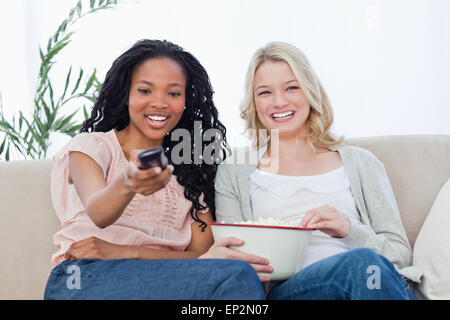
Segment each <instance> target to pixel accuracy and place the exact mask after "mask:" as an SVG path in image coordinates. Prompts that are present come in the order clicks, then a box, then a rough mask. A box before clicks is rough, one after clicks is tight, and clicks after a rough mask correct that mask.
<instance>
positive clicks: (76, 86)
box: [71, 68, 84, 95]
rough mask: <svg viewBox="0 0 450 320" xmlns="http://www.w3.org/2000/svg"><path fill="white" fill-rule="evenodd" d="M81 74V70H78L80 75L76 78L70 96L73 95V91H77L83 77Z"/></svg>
mask: <svg viewBox="0 0 450 320" xmlns="http://www.w3.org/2000/svg"><path fill="white" fill-rule="evenodd" d="M83 72H84V71H83V69H81V68H80V74H79V76H78V79H77V82H76V83H75V87H74V88H73V90H72V93H71V95H73V94H74V93H75V91H77V89H78V86H79V85H80V81H81V78H82V77H83Z"/></svg>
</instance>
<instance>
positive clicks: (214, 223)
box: [210, 222, 317, 231]
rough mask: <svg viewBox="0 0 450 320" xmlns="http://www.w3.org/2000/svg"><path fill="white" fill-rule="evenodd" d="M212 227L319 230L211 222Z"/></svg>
mask: <svg viewBox="0 0 450 320" xmlns="http://www.w3.org/2000/svg"><path fill="white" fill-rule="evenodd" d="M210 225H212V226H233V227H252V228H275V229H293V230H313V231H314V230H317V229H315V228H301V227H289V226H273V225H262V224H239V223H219V222H211V223H210Z"/></svg>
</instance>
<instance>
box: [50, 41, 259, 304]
mask: <svg viewBox="0 0 450 320" xmlns="http://www.w3.org/2000/svg"><path fill="white" fill-rule="evenodd" d="M212 95H213V90H212V88H211V84H210V81H209V77H208V74H207V73H206V71H205V69H204V68H203V67H202V65H201V64H200V63H199V62H198V60H197V59H196V58H195V57H194V56H193V55H192V54H190V53H188V52H186V51H184V50H183V49H182V48H181V47H179V46H177V45H175V44H173V43H170V42H168V41H159V40H141V41H138V42H137V43H136V44H135V45H134V46H132V48H130V49H129V50H128V51H126V52H125V53H124V54H122V55H121V56H120V57H119V58H118V59H117V60H116V61H115V62H114V63H113V65H112V67H111V69H110V70H109V71H108V73H107V75H106V78H105V81H104V83H103V86H102V89H101V91H100V94H99V97H98V99H97V102H96V103H95V105H94V107H93V110H92V113H91V117H90V118H89V119H87V120H86V121H85V122H84V124H83V127H82V128H81V130H80V133H79V134H78V135H76V136H75V137H74V138H73V139H72V140H71V141H69V142H68V143H67V144H66V145H65V146H64V147H63V148H62V150H60V151H59V152H58V153H57V154H56V155H55V156H54V158H53V161H54V167H53V170H52V178H51V193H52V201H53V205H54V208H55V211H56V213H57V215H58V217H59V219H60V220H61V224H62V225H61V230H60V231H58V232H57V233H56V234H55V235H54V237H53V240H54V243H55V244H56V246H57V247H58V249H59V250H58V251H57V252H56V253H55V254H54V255H53V257H52V262H53V269H52V272H51V274H50V277H49V280H48V282H47V287H46V291H45V295H44V298H45V299H262V298H264V294H263V290H262V286H261V282H260V281H259V278H258V276H257V274H256V272H255V271H254V269H253V268H252V267H251V266H250V265H249V264H248V263H246V262H243V261H235V260H224V259H198V258H199V257H200V256H202V255H203V254H204V253H205V252H207V251H208V249H209V248H210V246H211V245H212V244H213V237H212V232H211V229H210V227H209V225H208V223H210V222H212V221H213V220H214V219H215V204H214V201H215V200H214V199H215V198H214V178H215V174H216V169H217V164H216V161H207V160H211V159H203V158H202V161H200V162H199V161H194V162H193V163H192V161H187V163H186V162H184V163H179V161H173V159H172V153H173V152H172V151H174V147H175V145H176V144H177V143H179V142H178V141H173V139H172V138H173V137H172V133H173V132H175V130H177V129H181V130H184V131H183V132H186V130H187V132H189V134H190V136H191V137H193V136H194V129H196V127H195V126H196V125H197V124H201V129H202V130H208V129H214V130H215V131H214V132H216V133H217V134H216V139H214V141H213V142H211V143H216V144H217V146H218V147H217V148H215V150H220V153H221V154H217V152H216V153H215V152H213V153H212V154H211V157H213V158H214V159H223V158H224V157H225V148H226V147H227V145H226V139H225V134H226V130H225V127H224V126H223V124H222V123H221V122H220V121H219V119H218V112H217V109H216V107H215V106H214V103H213V100H212ZM187 141H188V142H186V141H185V140H183V143H188V144H190V145H189V147H191V148H186V149H187V150H193V149H196V150H198V149H199V147H200V146H199V145H197V146H196V145H194V143H201V151H205V149H206V148H207V147H208V145H209V144H210V142H204V141H201V142H199V141H196V139H187ZM152 147H162V148H163V149H164V151H165V154H166V155H167V157H168V159H169V163H170V164H169V166H167V168H159V167H153V168H149V169H145V170H142V169H140V168H139V159H138V154H139V153H140V152H141V151H143V150H146V149H149V148H152ZM177 149H179V148H177ZM186 153H187V151H186ZM204 154H205V153H204ZM186 157H187V158H191V157H192V154H191V153H190V152H189V154H183V157H182V158H183V159H186ZM217 270H220V272H217Z"/></svg>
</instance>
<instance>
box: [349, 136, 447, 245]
mask: <svg viewBox="0 0 450 320" xmlns="http://www.w3.org/2000/svg"><path fill="white" fill-rule="evenodd" d="M348 143H349V144H351V145H356V146H360V147H362V148H365V149H368V150H370V151H371V152H372V153H373V154H375V156H377V157H378V159H380V160H381V161H382V162H383V163H384V166H385V168H386V172H387V174H388V176H389V180H390V182H391V185H392V188H393V190H394V194H395V197H396V199H397V203H398V206H399V209H400V214H401V217H402V221H403V226H404V227H405V230H406V233H407V235H408V239H409V243H410V244H411V247H413V246H414V243H415V241H416V238H417V235H418V233H419V231H420V228H421V227H422V224H423V222H424V221H425V218H426V217H427V215H428V213H429V211H430V209H431V206H432V205H433V202H434V200H435V199H436V195H437V194H438V193H439V190H440V189H441V188H442V186H443V185H444V184H445V183H446V181H447V180H448V179H449V178H450V136H445V135H405V136H384V137H370V138H354V139H349V140H348Z"/></svg>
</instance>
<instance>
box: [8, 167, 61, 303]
mask: <svg viewBox="0 0 450 320" xmlns="http://www.w3.org/2000/svg"><path fill="white" fill-rule="evenodd" d="M51 167H52V161H51V160H32V161H31V160H30V161H12V162H0V177H1V179H0V203H1V209H0V253H1V258H0V299H42V297H43V294H44V288H45V284H46V282H47V278H48V275H49V272H50V267H51V255H52V254H53V253H54V252H55V251H56V250H57V249H56V247H55V246H54V245H53V241H52V236H53V234H54V233H55V232H56V231H57V230H58V229H59V221H58V218H57V217H56V213H55V211H54V210H53V206H52V202H51V198H50V170H51Z"/></svg>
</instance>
